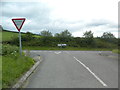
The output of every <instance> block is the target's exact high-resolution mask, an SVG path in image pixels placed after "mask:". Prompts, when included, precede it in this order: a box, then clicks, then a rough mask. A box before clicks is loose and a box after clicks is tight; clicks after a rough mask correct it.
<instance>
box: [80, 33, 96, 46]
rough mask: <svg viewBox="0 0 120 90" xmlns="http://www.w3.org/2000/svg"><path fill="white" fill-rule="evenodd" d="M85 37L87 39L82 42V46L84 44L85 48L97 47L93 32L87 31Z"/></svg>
mask: <svg viewBox="0 0 120 90" xmlns="http://www.w3.org/2000/svg"><path fill="white" fill-rule="evenodd" d="M83 36H85V39H84V40H82V44H84V46H90V47H93V46H95V42H94V38H93V33H92V31H86V32H85V33H84V34H83Z"/></svg>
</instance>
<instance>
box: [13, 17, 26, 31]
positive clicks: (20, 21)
mask: <svg viewBox="0 0 120 90" xmlns="http://www.w3.org/2000/svg"><path fill="white" fill-rule="evenodd" d="M12 21H13V23H14V25H15V26H16V28H17V30H18V31H19V32H20V29H21V28H22V26H23V24H24V22H25V18H14V19H12Z"/></svg>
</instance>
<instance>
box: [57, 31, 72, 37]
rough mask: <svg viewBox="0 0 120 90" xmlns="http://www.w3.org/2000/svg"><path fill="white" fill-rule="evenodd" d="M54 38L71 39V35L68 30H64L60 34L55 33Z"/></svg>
mask: <svg viewBox="0 0 120 90" xmlns="http://www.w3.org/2000/svg"><path fill="white" fill-rule="evenodd" d="M55 37H72V34H71V33H70V32H69V31H68V30H64V31H63V32H61V33H60V34H59V33H56V34H55Z"/></svg>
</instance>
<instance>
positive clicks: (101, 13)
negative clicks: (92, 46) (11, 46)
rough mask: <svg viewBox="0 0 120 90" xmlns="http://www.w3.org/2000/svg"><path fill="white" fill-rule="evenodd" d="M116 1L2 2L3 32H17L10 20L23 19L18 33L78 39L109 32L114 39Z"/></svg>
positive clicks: (116, 28)
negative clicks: (65, 33) (44, 32)
mask: <svg viewBox="0 0 120 90" xmlns="http://www.w3.org/2000/svg"><path fill="white" fill-rule="evenodd" d="M118 1H119V0H37V1H36V0H33V1H32V0H29V1H28V0H24V1H18V0H2V1H1V2H0V3H1V4H2V9H0V10H1V11H0V12H2V16H1V14H0V17H2V21H0V24H1V25H2V26H3V28H4V29H8V30H12V31H17V30H16V28H15V26H14V24H13V23H12V20H11V19H12V18H21V17H24V18H26V21H25V23H24V25H23V27H22V30H21V31H22V32H27V31H29V32H32V33H40V32H41V31H42V30H49V31H50V32H52V33H53V34H55V33H60V32H61V31H64V30H66V29H68V30H69V31H70V32H71V33H72V35H73V36H75V37H82V36H83V32H85V31H89V30H91V31H92V32H93V33H94V36H95V37H96V36H101V35H102V34H103V32H111V33H113V34H114V35H115V36H116V37H118Z"/></svg>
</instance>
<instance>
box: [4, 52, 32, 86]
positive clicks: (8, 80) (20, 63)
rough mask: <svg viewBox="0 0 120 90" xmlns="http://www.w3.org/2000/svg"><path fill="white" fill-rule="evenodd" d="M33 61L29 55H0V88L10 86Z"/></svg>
mask: <svg viewBox="0 0 120 90" xmlns="http://www.w3.org/2000/svg"><path fill="white" fill-rule="evenodd" d="M33 64H34V61H33V59H32V58H30V57H26V56H24V55H23V56H22V57H20V56H19V54H18V53H16V54H15V55H6V56H2V88H10V87H11V86H12V85H14V84H15V83H16V82H17V80H18V79H19V78H20V77H21V76H22V75H23V74H24V73H25V72H26V71H28V70H29V69H30V67H32V66H33Z"/></svg>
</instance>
